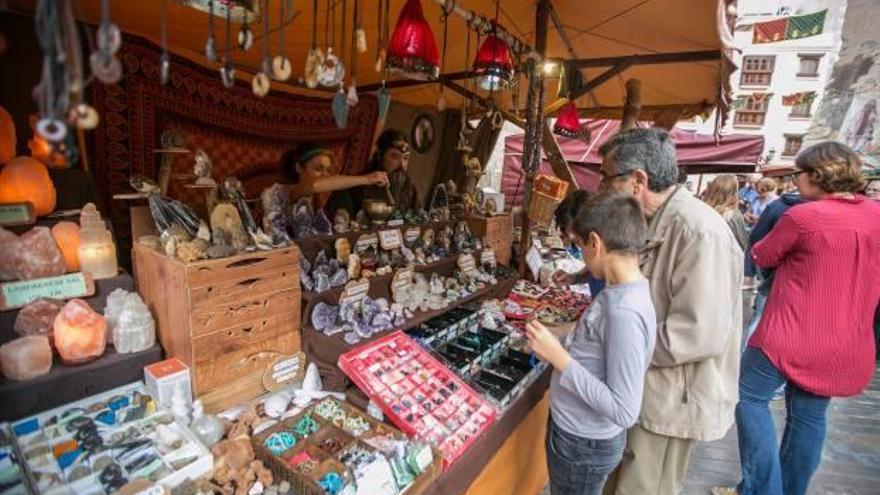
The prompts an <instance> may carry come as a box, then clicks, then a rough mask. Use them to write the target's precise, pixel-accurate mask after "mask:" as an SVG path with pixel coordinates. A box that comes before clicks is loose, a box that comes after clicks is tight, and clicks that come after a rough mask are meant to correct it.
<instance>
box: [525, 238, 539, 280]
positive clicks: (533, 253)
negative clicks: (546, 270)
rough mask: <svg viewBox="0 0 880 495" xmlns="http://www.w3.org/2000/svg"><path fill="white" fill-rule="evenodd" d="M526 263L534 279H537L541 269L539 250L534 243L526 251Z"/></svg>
mask: <svg viewBox="0 0 880 495" xmlns="http://www.w3.org/2000/svg"><path fill="white" fill-rule="evenodd" d="M526 264H527V265H528V266H529V270H531V272H532V276H533V277H534V280H538V274H539V273H540V271H541V251H540V250H539V249H538V247H537V246H535V245H534V244H532V247H530V248H529V250H528V252H526Z"/></svg>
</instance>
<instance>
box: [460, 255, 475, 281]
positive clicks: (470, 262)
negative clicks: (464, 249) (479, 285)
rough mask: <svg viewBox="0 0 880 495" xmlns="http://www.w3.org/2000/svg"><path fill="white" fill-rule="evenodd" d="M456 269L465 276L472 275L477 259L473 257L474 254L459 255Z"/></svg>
mask: <svg viewBox="0 0 880 495" xmlns="http://www.w3.org/2000/svg"><path fill="white" fill-rule="evenodd" d="M458 269H459V270H461V273H462V274H464V276H465V277H470V276H472V275H473V274H474V272H476V271H477V261H476V260H475V259H474V255H472V254H470V253H468V254H462V255H461V256H459V257H458Z"/></svg>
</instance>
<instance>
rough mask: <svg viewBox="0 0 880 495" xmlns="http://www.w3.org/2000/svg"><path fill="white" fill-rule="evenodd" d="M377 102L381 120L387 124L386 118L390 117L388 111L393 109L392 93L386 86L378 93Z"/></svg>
mask: <svg viewBox="0 0 880 495" xmlns="http://www.w3.org/2000/svg"><path fill="white" fill-rule="evenodd" d="M376 100H377V101H378V105H379V120H380V121H381V122H385V117H387V116H388V109H389V108H390V107H391V93H390V92H389V91H388V89H387V88H385V86H384V85H383V86H382V87H381V88H379V91H377V92H376Z"/></svg>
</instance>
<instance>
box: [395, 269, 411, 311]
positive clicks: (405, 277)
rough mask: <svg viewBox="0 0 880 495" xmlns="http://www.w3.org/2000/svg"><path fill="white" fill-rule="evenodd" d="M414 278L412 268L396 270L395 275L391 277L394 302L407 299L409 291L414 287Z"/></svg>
mask: <svg viewBox="0 0 880 495" xmlns="http://www.w3.org/2000/svg"><path fill="white" fill-rule="evenodd" d="M412 279H413V269H412V268H409V267H407V268H401V269H399V270H397V271H396V272H394V277H393V278H392V279H391V298H392V299H393V300H394V302H400V301H402V300H403V299H406V297H407V293H408V292H409V291H410V290H411V289H412V285H413V283H412Z"/></svg>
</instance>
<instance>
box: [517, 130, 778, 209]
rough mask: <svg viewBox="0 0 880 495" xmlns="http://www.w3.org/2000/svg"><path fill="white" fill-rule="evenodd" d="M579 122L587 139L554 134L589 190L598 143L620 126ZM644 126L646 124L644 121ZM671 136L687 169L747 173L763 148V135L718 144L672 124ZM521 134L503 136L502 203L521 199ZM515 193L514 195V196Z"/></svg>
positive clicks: (545, 168) (595, 183)
mask: <svg viewBox="0 0 880 495" xmlns="http://www.w3.org/2000/svg"><path fill="white" fill-rule="evenodd" d="M583 125H585V126H589V128H590V136H591V139H590V142H589V143H585V142H583V141H581V140H579V139H571V138H566V137H562V136H556V140H557V142H558V143H559V147H560V149H561V151H562V155H563V156H564V157H565V159H566V160H568V163H569V166H570V167H571V171H572V173H573V174H574V176H575V180H577V182H578V185H579V186H580V187H581V188H583V189H587V190H590V191H595V190H596V189H598V187H599V174H598V173H597V172H598V170H599V165H600V164H601V163H602V157H601V156H600V155H599V147H600V146H601V145H602V143H604V142H605V141H607V140H608V139H609V138H610V137H611V136H613V135H615V134H616V133H617V131H618V129H619V128H620V121H619V120H585V121H584V122H583ZM644 125H645V126H647V125H648V124H644ZM671 134H672V138H673V140H675V148H676V151H677V154H678V164H679V166H681V167H685V169H686V170H687V171H688V173H692V174H694V173H697V174H699V173H725V172H729V173H750V172H754V171H755V166H756V165H757V163H758V159H759V158H760V157H761V153H762V151H763V149H764V137H763V136H753V135H744V134H729V135H726V136H724V137H723V138H722V140H721V142H720V143H719V144H716V143H715V138H714V137H713V136H712V135H709V134H697V133H696V132H693V131H687V130H684V129H678V128H673V129H672V131H671ZM523 138H524V135H523V134H514V135H511V136H508V137H507V138H506V139H505V140H504V171H503V174H502V176H501V189H502V192H503V193H504V196H505V202H504V203H505V205H514V204H520V203H522V196H523V190H522V188H523V175H522V150H523ZM540 170H541V172H543V173H548V174H552V173H553V172H552V170H551V168H550V164H549V163H548V162H547V161H546V160H542V162H541V169H540ZM514 196H516V197H514Z"/></svg>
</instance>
